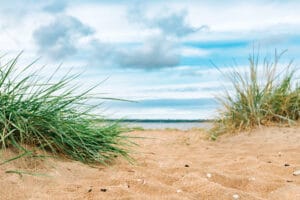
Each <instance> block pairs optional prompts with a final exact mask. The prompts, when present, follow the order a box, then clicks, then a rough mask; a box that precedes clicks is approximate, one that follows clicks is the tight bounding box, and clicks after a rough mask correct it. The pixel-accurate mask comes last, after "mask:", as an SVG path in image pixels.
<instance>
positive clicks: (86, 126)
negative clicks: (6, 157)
mask: <svg viewBox="0 0 300 200" xmlns="http://www.w3.org/2000/svg"><path fill="white" fill-rule="evenodd" d="M18 59H19V56H17V57H16V58H14V59H13V60H11V61H9V62H8V63H6V64H4V65H2V66H1V67H0V145H1V146H0V148H1V149H5V148H7V147H10V148H15V149H18V150H19V151H18V152H20V155H19V156H17V157H15V158H12V159H10V160H13V159H16V158H19V157H22V156H26V155H31V154H32V150H30V149H32V147H35V148H38V149H41V150H43V151H47V152H51V153H53V154H56V155H63V156H66V157H68V158H71V159H74V160H78V161H81V162H83V163H97V162H99V163H104V164H105V163H108V162H109V161H110V160H111V159H112V158H114V157H116V156H119V155H121V156H124V157H126V158H128V151H127V148H126V147H127V145H128V144H129V143H128V138H127V137H126V136H124V135H123V134H122V133H123V130H122V129H121V128H120V127H119V126H118V124H114V123H108V124H105V125H101V126H99V124H95V123H94V121H95V119H98V118H99V116H98V115H95V114H92V113H93V110H95V109H97V108H98V106H99V105H92V104H89V103H88V101H89V100H91V99H93V98H98V97H95V96H93V95H92V94H91V91H92V89H94V88H90V89H88V90H86V91H84V92H81V93H78V85H74V81H76V78H78V74H77V75H72V74H70V73H67V74H65V75H64V76H63V77H62V78H59V79H58V81H54V79H57V75H58V73H59V71H60V70H59V68H58V69H56V71H55V72H53V74H50V75H49V78H47V79H46V80H45V81H42V82H41V79H40V78H41V77H40V76H39V73H40V72H41V70H34V71H33V69H34V68H33V67H32V66H33V64H31V65H29V66H27V67H25V68H23V69H22V70H18V69H17V67H16V64H17V61H18ZM98 100H99V99H98Z"/></svg>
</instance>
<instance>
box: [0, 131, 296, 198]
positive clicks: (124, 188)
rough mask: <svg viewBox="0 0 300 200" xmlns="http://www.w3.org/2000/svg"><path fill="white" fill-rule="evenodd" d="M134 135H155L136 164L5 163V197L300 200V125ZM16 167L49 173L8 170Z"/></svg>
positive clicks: (1, 174)
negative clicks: (212, 137) (209, 134)
mask: <svg viewBox="0 0 300 200" xmlns="http://www.w3.org/2000/svg"><path fill="white" fill-rule="evenodd" d="M129 134H130V135H133V136H141V137H147V139H135V141H136V143H138V144H139V146H136V147H133V149H132V150H133V151H134V152H133V153H132V156H133V158H135V160H136V161H135V163H134V164H130V163H128V162H127V161H124V160H122V159H118V160H117V161H116V163H114V164H113V165H112V166H110V167H106V166H97V167H89V166H87V165H84V164H82V163H79V162H75V161H69V160H65V159H52V158H50V159H46V160H45V161H37V160H33V161H31V162H30V160H27V161H25V160H17V161H14V162H11V163H8V164H5V165H2V166H0V170H1V171H0V188H1V190H0V199H1V200H5V199H13V200H17V199H18V200H19V199H30V200H40V199H51V200H52V199H54V200H56V199H61V200H67V199H72V200H73V199H78V200H82V199H123V200H125V199H128V200H130V199H142V200H147V199H178V200H184V199H218V200H219V199H234V197H236V199H241V200H243V199H252V200H254V199H272V200H283V199H289V200H293V199H295V200H296V199H297V200H299V199H300V176H294V175H293V172H294V171H296V170H300V128H277V127H276V128H274V127H273V128H262V129H258V130H255V131H252V132H251V133H242V134H239V135H233V136H232V135H231V136H229V135H225V136H222V137H220V138H219V139H218V140H217V141H208V140H207V139H205V137H204V135H203V133H202V132H201V131H199V130H191V131H176V130H165V131H164V130H151V131H150V130H149V131H136V132H132V133H129ZM7 152H9V150H8V151H7ZM7 152H6V153H7ZM21 167H22V168H21ZM14 169H20V170H23V171H32V170H35V172H36V173H43V174H47V175H49V177H45V176H30V175H23V177H22V178H20V176H19V175H18V174H11V173H5V171H6V170H14ZM234 195H235V196H234Z"/></svg>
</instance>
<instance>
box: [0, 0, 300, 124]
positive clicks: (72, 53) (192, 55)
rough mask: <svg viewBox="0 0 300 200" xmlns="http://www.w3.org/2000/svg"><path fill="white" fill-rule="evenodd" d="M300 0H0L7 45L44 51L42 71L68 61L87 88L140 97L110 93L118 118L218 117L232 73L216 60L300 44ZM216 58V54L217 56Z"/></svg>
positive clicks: (242, 63)
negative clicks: (220, 97) (217, 99)
mask: <svg viewBox="0 0 300 200" xmlns="http://www.w3.org/2000/svg"><path fill="white" fill-rule="evenodd" d="M299 10H300V1H288V0H286V1H283V0H252V1H243V0H240V1H237V0H227V1H222V0H219V1H217V0H211V1H197V0H186V1H181V0H169V1H158V0H152V1H137V0H135V1H134V0H127V1H126V0H122V1H121V0H110V1H109V0H102V1H101V0H98V1H96V0H85V1H83V0H82V1H80V0H72V1H71V0H57V1H51V0H50V1H42V0H40V1H38V0H28V1H19V0H11V1H6V0H0V29H1V31H0V45H1V49H0V55H4V54H6V56H5V57H4V59H9V58H12V57H14V56H16V55H17V54H18V53H19V52H20V51H23V54H22V56H21V58H20V60H19V65H20V66H24V65H26V64H29V63H30V62H32V61H33V60H35V59H36V58H39V60H38V62H37V63H36V64H35V65H36V67H41V66H44V65H46V66H47V67H46V72H45V74H44V76H47V74H48V73H51V71H53V70H55V68H56V67H57V66H58V65H60V64H62V68H61V70H62V72H61V73H62V74H63V73H64V72H66V71H68V70H69V69H71V68H72V70H73V71H74V72H82V76H81V77H80V79H79V80H78V81H79V82H80V83H82V85H83V86H82V87H83V88H85V87H86V88H87V87H89V86H91V85H94V84H97V83H99V82H101V81H103V80H105V81H104V82H103V83H102V84H101V85H100V87H99V88H97V89H96V90H97V91H96V92H97V93H103V96H105V97H113V98H121V99H127V100H133V101H135V102H106V101H105V102H104V104H103V107H102V108H101V109H100V110H99V112H101V113H103V114H104V115H107V116H108V117H110V118H131V119H210V118H214V117H215V116H216V113H217V109H218V108H219V105H218V103H217V102H215V100H214V97H215V96H218V95H219V93H220V92H221V91H222V90H223V86H224V85H225V86H226V85H227V83H226V82H225V81H224V79H222V77H221V75H220V73H219V72H218V70H216V68H215V67H214V65H217V66H218V67H219V68H221V69H224V70H226V68H228V67H230V66H232V65H234V66H236V67H240V68H246V67H247V64H248V56H249V54H251V52H252V51H253V49H255V51H257V52H259V53H260V55H261V57H264V56H266V57H272V55H273V54H274V50H275V49H277V50H278V51H279V52H280V51H283V50H286V49H287V50H288V52H287V53H286V55H285V57H284V58H283V62H287V61H288V60H289V59H292V58H293V59H294V63H295V64H297V63H298V62H299V60H298V59H297V58H298V57H299V55H298V54H299V52H300V46H299V44H300V12H299ZM212 63H214V64H212Z"/></svg>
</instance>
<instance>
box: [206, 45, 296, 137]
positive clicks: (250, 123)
mask: <svg viewBox="0 0 300 200" xmlns="http://www.w3.org/2000/svg"><path fill="white" fill-rule="evenodd" d="M284 53H285V52H282V53H277V51H276V50H275V55H274V57H273V59H272V60H270V59H267V58H264V59H260V56H259V54H255V53H253V54H252V55H250V56H249V68H248V71H247V72H242V71H239V70H237V69H235V68H231V71H230V72H222V70H221V72H222V74H223V75H224V76H225V77H226V78H227V79H228V80H229V81H230V83H231V86H232V88H233V89H232V88H225V94H224V95H223V96H222V97H220V98H218V101H219V102H220V104H221V105H222V109H221V110H220V113H219V118H218V119H217V120H216V122H215V127H214V128H213V129H212V131H211V132H212V138H214V137H216V136H217V135H219V134H222V133H225V132H239V131H242V130H247V129H248V130H249V129H252V128H255V127H258V126H261V125H271V124H294V123H296V121H297V120H299V118H300V84H299V77H296V72H297V70H298V68H297V67H295V66H293V64H292V61H290V62H289V63H288V64H281V62H280V59H281V57H282V55H283V54H284Z"/></svg>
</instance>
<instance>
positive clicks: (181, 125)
mask: <svg viewBox="0 0 300 200" xmlns="http://www.w3.org/2000/svg"><path fill="white" fill-rule="evenodd" d="M122 125H125V126H127V127H141V128H144V129H178V130H184V131H185V130H189V129H193V128H203V129H209V128H210V127H211V126H212V122H184V121H179V122H173V121H161V122H134V121H132V122H123V123H122Z"/></svg>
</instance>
